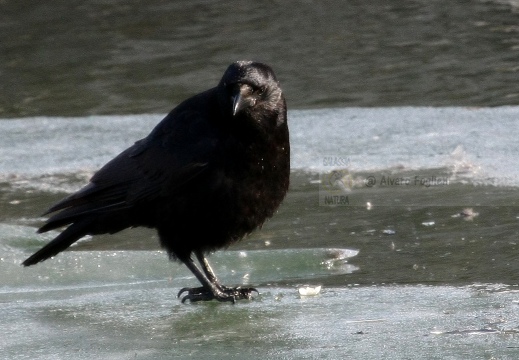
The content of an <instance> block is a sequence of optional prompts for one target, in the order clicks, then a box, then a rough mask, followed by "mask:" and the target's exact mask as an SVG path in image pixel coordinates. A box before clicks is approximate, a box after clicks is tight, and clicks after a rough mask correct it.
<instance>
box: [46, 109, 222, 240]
mask: <svg viewBox="0 0 519 360" xmlns="http://www.w3.org/2000/svg"><path fill="white" fill-rule="evenodd" d="M215 146H216V138H215V136H214V134H213V131H212V129H211V127H210V125H209V124H208V121H207V119H206V118H205V117H203V116H201V115H199V114H198V113H197V112H193V111H184V112H180V113H179V112H178V111H177V112H175V111H173V112H172V113H170V114H169V115H168V116H167V117H166V118H165V119H164V120H163V121H162V122H161V123H159V125H157V127H156V128H155V129H154V130H153V131H152V133H151V134H150V135H149V136H148V137H146V138H144V139H142V140H140V141H138V142H136V143H135V144H134V145H133V146H131V147H130V148H128V149H126V150H125V151H123V152H122V153H121V154H119V155H118V156H117V157H115V158H114V159H113V160H111V161H110V162H108V163H107V164H106V165H105V166H103V167H102V168H101V169H100V170H99V171H98V172H97V173H96V174H95V175H94V176H93V177H92V179H91V180H90V183H89V184H88V185H87V186H86V187H84V188H83V189H81V190H79V191H78V192H77V193H75V194H72V195H71V196H69V197H67V198H65V199H63V200H62V201H60V202H58V203H57V204H55V205H54V206H53V207H51V208H50V209H49V210H48V211H47V213H46V214H48V213H51V212H55V211H58V210H61V211H60V212H59V213H57V214H55V215H53V216H52V217H51V218H50V219H49V220H48V221H47V223H46V224H45V225H43V226H42V227H41V228H40V229H39V230H38V231H39V232H45V231H49V230H52V229H55V228H58V227H60V226H63V225H67V224H70V223H74V222H76V221H78V220H81V219H86V218H88V216H89V215H96V214H100V213H103V214H105V215H106V214H109V213H117V212H118V211H120V210H125V209H129V208H132V207H135V206H142V205H143V204H146V203H147V202H150V201H153V200H155V199H156V198H158V197H167V196H170V195H172V194H174V193H175V192H177V191H179V189H181V188H182V186H183V185H184V184H186V183H188V182H189V181H190V180H192V179H193V178H195V177H197V176H199V175H200V174H202V173H203V172H204V170H205V169H207V167H208V164H209V163H210V161H211V157H212V155H213V153H214V148H215Z"/></svg>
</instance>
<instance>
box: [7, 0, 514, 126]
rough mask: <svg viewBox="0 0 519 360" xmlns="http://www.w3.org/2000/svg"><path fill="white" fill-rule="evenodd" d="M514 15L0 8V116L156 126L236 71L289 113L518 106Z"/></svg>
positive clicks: (360, 9)
mask: <svg viewBox="0 0 519 360" xmlns="http://www.w3.org/2000/svg"><path fill="white" fill-rule="evenodd" d="M517 9H518V7H517V2H516V1H512V0H510V1H502V2H500V1H480V0H470V1H448V0H435V1H427V0H399V1H390V2H388V1H380V0H374V1H369V2H365V1H347V2H343V1H265V2H254V1H242V2H240V3H238V4H236V3H235V2H226V1H161V0H153V1H147V2H146V3H143V2H142V1H89V2H76V1H63V0H62V1H58V0H54V1H42V2H33V3H31V5H30V6H28V5H27V4H26V3H24V2H19V1H9V0H7V1H2V2H1V3H0V37H1V41H0V76H1V79H2V81H1V85H0V86H1V87H2V91H1V92H0V116H2V117H12V116H32V115H87V114H128V113H157V112H158V113H163V112H167V111H169V110H170V108H171V107H172V105H173V104H177V103H178V102H180V101H182V100H183V99H185V98H186V97H187V96H190V95H193V94H194V93H197V92H200V91H201V90H204V89H206V88H207V87H208V86H211V85H212V84H216V82H217V81H218V79H219V77H220V76H221V74H222V72H223V70H224V69H225V68H226V66H227V65H228V64H229V63H230V62H231V61H234V60H236V59H255V60H261V61H265V62H267V63H269V64H271V65H272V66H273V68H274V69H275V70H276V72H277V74H278V76H279V78H280V80H281V81H282V84H283V87H284V89H285V92H286V95H287V98H288V101H289V105H290V106H291V107H292V108H303V107H304V108H315V107H329V106H401V105H435V106H447V105H453V106H459V105H470V106H481V105H486V106H495V105H504V104H519V90H518V85H517V84H518V81H519V70H518V68H517V64H518V59H519V54H518V52H519V48H518V47H519V28H518V26H517V24H519V14H518V10H517Z"/></svg>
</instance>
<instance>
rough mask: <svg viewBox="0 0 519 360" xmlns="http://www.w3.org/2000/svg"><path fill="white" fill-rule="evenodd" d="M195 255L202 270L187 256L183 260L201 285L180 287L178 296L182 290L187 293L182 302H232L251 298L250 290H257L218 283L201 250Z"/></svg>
mask: <svg viewBox="0 0 519 360" xmlns="http://www.w3.org/2000/svg"><path fill="white" fill-rule="evenodd" d="M195 255H196V257H197V259H198V261H199V262H200V265H201V266H202V271H203V272H202V271H201V270H200V269H199V268H198V266H197V265H196V264H195V263H194V261H193V260H192V259H191V258H188V259H187V260H184V261H183V262H184V264H185V265H186V266H187V267H188V269H189V270H191V272H192V273H193V274H194V275H195V276H196V278H197V279H198V281H200V283H201V284H202V287H198V288H182V289H181V290H180V291H179V293H178V297H180V296H181V295H182V294H183V293H184V292H187V295H185V296H184V297H183V298H182V302H185V301H186V300H189V301H191V302H196V301H206V300H213V299H215V300H218V301H231V302H233V303H234V302H235V301H236V300H240V299H251V298H252V292H256V293H257V292H258V291H257V290H256V289H254V288H241V287H236V288H228V287H225V286H222V285H220V283H219V282H218V279H217V278H216V275H215V274H214V271H213V269H212V268H211V266H210V265H209V262H208V261H207V259H206V258H205V256H204V255H203V254H202V253H201V252H196V253H195Z"/></svg>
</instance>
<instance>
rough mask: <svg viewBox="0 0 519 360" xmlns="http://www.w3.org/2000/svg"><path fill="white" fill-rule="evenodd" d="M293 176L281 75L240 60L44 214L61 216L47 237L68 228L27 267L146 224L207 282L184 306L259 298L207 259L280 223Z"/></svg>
mask: <svg viewBox="0 0 519 360" xmlns="http://www.w3.org/2000/svg"><path fill="white" fill-rule="evenodd" d="M289 174H290V144H289V136H288V126H287V115H286V103H285V98H284V96H283V93H282V91H281V88H280V87H279V83H278V81H277V80H276V77H275V75H274V72H273V71H272V69H271V68H270V67H269V66H267V65H265V64H261V63H257V62H251V61H238V62H235V63H233V64H231V65H230V66H229V67H228V68H227V70H226V71H225V73H224V75H223V77H222V79H221V81H220V83H219V84H218V86H216V87H214V88H212V89H209V90H207V91H205V92H203V93H201V94H198V95H195V96H193V97H192V98H190V99H187V100H185V101H184V102H182V103H181V104H180V105H178V106H177V107H176V108H174V109H173V110H172V111H171V112H170V113H169V114H168V115H167V116H166V117H165V118H164V119H163V120H162V121H161V122H160V123H159V124H158V125H157V126H156V127H155V128H154V129H153V131H152V132H151V133H150V134H149V135H148V136H147V137H146V138H144V139H141V140H139V141H137V142H136V143H135V144H134V145H133V146H131V147H130V148H128V149H126V150H125V151H123V152H122V153H121V154H119V155H118V156H117V157H115V158H114V159H113V160H111V161H110V162H108V163H107V164H106V165H105V166H103V167H102V168H101V169H100V170H99V171H98V172H97V173H96V174H95V175H94V176H93V177H92V179H91V180H90V183H89V184H88V185H86V186H85V187H84V188H82V189H81V190H79V191H78V192H76V193H75V194H72V195H70V196H68V197H67V198H65V199H63V200H62V201H60V202H58V203H57V204H56V205H54V206H53V207H51V208H50V209H49V210H48V211H47V212H46V213H45V214H44V215H47V214H49V213H52V212H56V211H59V212H57V213H56V214H54V215H52V216H51V217H50V218H49V219H48V220H47V222H46V223H45V224H44V225H43V226H42V227H41V228H40V229H39V230H38V232H40V233H43V232H46V231H49V230H53V229H57V228H60V227H62V226H68V227H67V228H66V229H64V230H63V231H62V232H61V233H60V234H59V235H58V236H57V237H56V238H55V239H54V240H52V241H51V242H49V243H48V244H47V245H45V246H44V247H43V248H42V249H40V250H39V251H37V252H36V253H34V254H33V255H32V256H30V257H29V258H28V259H27V260H25V261H24V262H23V265H25V266H29V265H33V264H36V263H38V262H40V261H44V260H46V259H48V258H49V257H52V256H54V255H56V254H58V253H59V252H61V251H63V250H65V249H66V248H68V247H69V246H70V245H71V244H73V243H74V242H75V241H77V240H78V239H80V238H81V237H83V236H85V235H96V234H105V233H110V234H113V233H116V232H118V231H121V230H123V229H125V228H129V227H136V226H146V227H150V228H155V229H157V232H158V235H159V238H160V244H161V245H162V247H163V248H164V249H165V250H166V251H167V252H168V254H169V256H170V258H171V259H173V260H180V261H182V262H183V263H184V264H185V265H186V266H187V267H188V268H189V270H191V272H193V274H194V275H195V276H196V278H197V279H198V280H199V281H200V283H201V284H202V287H198V288H184V289H182V290H180V292H179V294H178V296H179V297H180V296H181V295H182V294H184V293H185V295H184V297H183V298H182V302H184V301H186V300H190V301H192V302H194V301H200V300H212V299H216V300H219V301H232V302H234V301H235V300H237V299H249V298H251V294H252V292H254V291H256V290H255V289H253V288H241V287H236V288H229V287H225V286H223V285H221V284H220V283H219V282H218V280H217V278H216V276H215V274H214V273H213V271H212V269H211V267H210V266H209V263H208V262H207V259H206V257H205V255H206V254H208V253H210V252H212V251H215V250H216V249H219V248H222V247H226V246H228V245H230V244H232V243H234V242H236V241H238V240H240V239H242V238H243V237H244V236H245V235H247V234H249V233H250V232H251V231H252V230H254V229H255V228H256V227H258V226H261V225H262V224H263V222H264V221H265V220H266V219H267V218H269V217H271V216H272V215H273V214H274V212H275V211H276V209H277V208H278V206H279V205H280V203H281V201H282V200H283V198H284V197H285V194H286V192H287V190H288V183H289ZM193 255H194V256H195V257H196V259H197V260H198V262H199V263H200V266H201V268H200V267H199V266H198V265H197V264H196V263H195V262H194V261H193Z"/></svg>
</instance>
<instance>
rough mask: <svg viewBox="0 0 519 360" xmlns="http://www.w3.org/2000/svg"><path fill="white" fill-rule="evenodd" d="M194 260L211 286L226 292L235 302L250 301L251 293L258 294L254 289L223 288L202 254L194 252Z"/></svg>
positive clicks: (239, 287)
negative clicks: (200, 266)
mask: <svg viewBox="0 0 519 360" xmlns="http://www.w3.org/2000/svg"><path fill="white" fill-rule="evenodd" d="M195 255H196V258H197V259H198V261H199V262H200V265H202V270H203V271H204V273H205V275H206V276H207V278H208V279H209V281H211V282H212V283H213V284H215V285H216V286H218V287H219V288H220V289H221V290H223V291H224V292H226V293H227V294H229V295H232V296H234V298H235V299H236V300H240V299H252V293H253V292H255V293H256V294H259V291H258V290H256V289H255V288H242V287H241V286H238V287H235V288H230V287H227V286H224V285H222V284H220V282H219V281H218V279H217V278H216V275H215V273H214V271H213V269H212V268H211V265H209V261H207V258H206V257H205V256H204V254H203V253H201V252H199V251H197V252H195Z"/></svg>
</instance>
